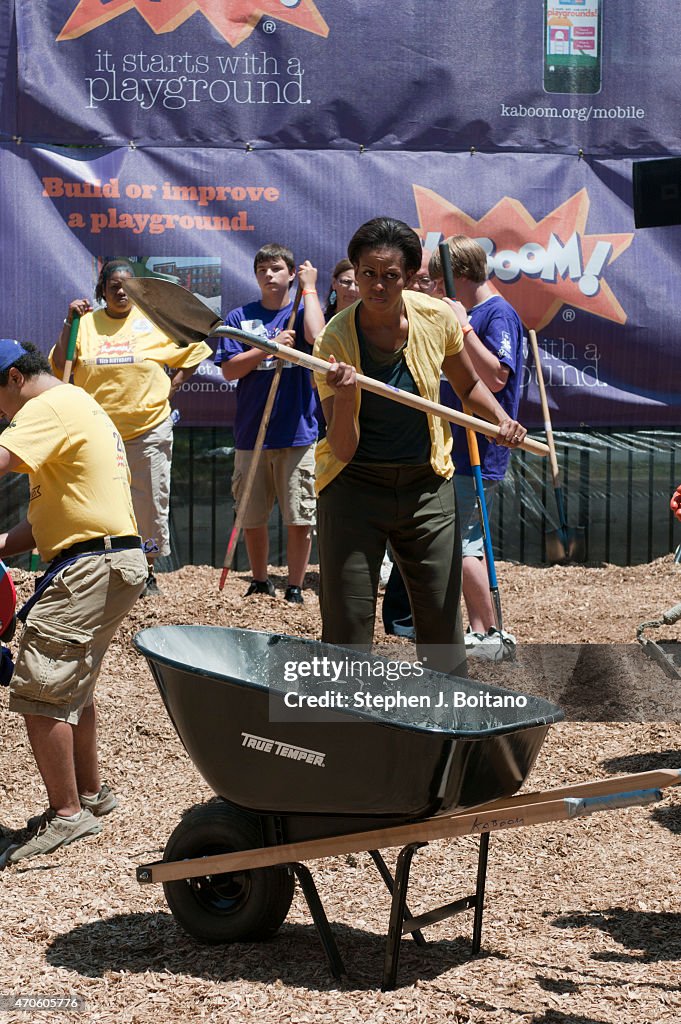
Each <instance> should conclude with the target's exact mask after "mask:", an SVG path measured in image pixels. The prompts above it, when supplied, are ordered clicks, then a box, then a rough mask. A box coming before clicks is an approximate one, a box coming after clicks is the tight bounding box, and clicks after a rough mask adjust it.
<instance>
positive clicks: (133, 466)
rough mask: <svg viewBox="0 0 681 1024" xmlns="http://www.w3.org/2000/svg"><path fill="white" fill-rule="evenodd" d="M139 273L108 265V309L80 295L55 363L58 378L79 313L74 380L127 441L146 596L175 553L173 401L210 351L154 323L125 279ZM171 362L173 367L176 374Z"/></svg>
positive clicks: (102, 291) (100, 290)
mask: <svg viewBox="0 0 681 1024" xmlns="http://www.w3.org/2000/svg"><path fill="white" fill-rule="evenodd" d="M133 276H134V269H133V266H132V264H131V263H129V262H128V261H127V260H124V259H117V260H110V261H109V262H108V263H105V264H104V266H103V267H102V269H101V272H100V274H99V278H98V280H97V285H96V288H95V298H96V299H97V300H98V301H99V302H102V303H104V306H103V308H101V309H97V310H93V308H92V305H91V303H90V302H89V300H88V299H74V300H73V302H71V304H70V305H69V309H68V315H67V317H66V319H65V320H64V326H63V328H62V332H61V335H60V337H59V341H58V342H57V344H56V345H55V347H54V348H53V349H52V352H51V353H50V360H51V363H52V367H53V369H54V370H55V372H56V373H57V374H58V375H60V374H61V373H62V372H63V369H64V364H65V361H66V346H67V343H68V337H69V331H70V326H71V321H72V320H73V317H74V316H79V317H80V318H81V320H80V326H79V329H78V340H77V342H76V350H75V353H74V360H73V383H74V384H76V385H77V386H78V387H81V388H83V389H84V390H85V391H87V392H88V394H90V395H92V397H93V398H95V399H96V400H97V402H99V404H100V405H101V406H102V408H103V409H105V410H106V412H107V413H108V414H109V416H110V417H111V419H112V420H113V421H114V423H115V424H116V427H117V428H118V431H119V432H120V435H121V437H122V438H123V441H124V443H125V450H126V455H127V459H128V464H129V466H130V474H131V485H130V486H131V491H132V500H133V505H134V508H135V516H136V518H137V523H138V526H139V530H140V534H141V536H142V540H143V542H144V544H145V550H146V554H147V562H148V565H149V577H148V579H147V585H146V587H145V589H144V594H145V595H149V594H157V593H159V589H158V586H157V584H156V580H155V577H154V571H153V569H154V561H155V559H156V558H157V557H159V556H161V555H168V554H170V531H169V529H168V505H169V497H170V468H171V460H172V449H173V424H172V419H171V416H170V401H169V399H170V397H171V396H172V395H173V394H174V393H175V392H176V391H177V390H178V388H180V387H181V386H182V384H184V382H185V381H186V380H188V379H189V378H190V377H191V376H192V374H193V373H194V371H195V370H196V368H197V367H198V365H199V363H200V362H201V361H202V360H203V359H206V358H207V357H208V356H211V355H212V352H211V349H210V346H209V345H207V344H206V343H205V342H197V343H196V344H194V345H188V346H187V347H186V348H182V347H180V346H179V345H176V344H175V342H173V341H172V340H171V339H170V338H167V337H166V336H165V335H164V334H163V333H162V332H161V331H159V330H158V328H156V327H154V325H153V324H152V323H151V322H150V321H149V320H148V319H147V317H146V316H145V315H144V314H143V313H142V312H140V310H139V309H137V308H136V307H135V306H134V305H133V304H132V302H131V301H130V299H129V298H128V296H127V295H126V293H125V291H124V289H123V284H124V282H125V280H126V278H129V277H133ZM166 367H169V368H170V369H171V371H172V375H171V376H170V377H168V374H167V373H166V371H165V368H166Z"/></svg>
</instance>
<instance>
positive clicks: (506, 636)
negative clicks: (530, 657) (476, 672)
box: [464, 626, 516, 661]
mask: <svg viewBox="0 0 681 1024" xmlns="http://www.w3.org/2000/svg"><path fill="white" fill-rule="evenodd" d="M464 643H465V645H466V654H467V656H468V657H469V658H482V659H484V660H486V661H504V659H506V658H513V657H514V656H515V648H516V638H515V637H514V636H513V634H512V633H507V632H506V630H505V629H497V628H496V626H491V627H490V628H489V629H488V630H487V632H486V633H474V632H473V631H472V630H471V628H470V626H469V627H468V629H467V631H466V634H465V636H464Z"/></svg>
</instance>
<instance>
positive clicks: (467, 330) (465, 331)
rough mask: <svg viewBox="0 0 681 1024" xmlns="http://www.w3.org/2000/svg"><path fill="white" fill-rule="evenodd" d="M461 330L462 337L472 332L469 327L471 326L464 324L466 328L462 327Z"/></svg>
mask: <svg viewBox="0 0 681 1024" xmlns="http://www.w3.org/2000/svg"><path fill="white" fill-rule="evenodd" d="M461 330H462V331H463V335H464V337H465V336H466V335H467V334H470V333H471V331H472V330H473V328H472V327H471V325H470V324H466V326H465V327H462V328H461Z"/></svg>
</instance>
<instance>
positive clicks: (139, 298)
mask: <svg viewBox="0 0 681 1024" xmlns="http://www.w3.org/2000/svg"><path fill="white" fill-rule="evenodd" d="M123 288H124V290H125V292H126V293H127V294H128V295H129V296H130V298H131V299H132V301H133V302H134V303H135V305H136V306H138V307H139V309H141V310H142V312H143V313H144V314H145V315H146V316H148V317H149V319H150V320H152V321H153V323H155V324H156V326H157V327H161V328H162V330H164V331H165V332H166V334H167V336H168V337H170V338H172V339H173V340H174V341H175V343H176V344H177V345H189V344H191V342H193V341H204V340H205V339H206V338H207V337H209V336H211V335H212V336H217V337H225V336H226V337H228V338H236V340H237V341H242V342H244V344H246V345H252V346H253V348H259V349H260V351H261V352H268V353H269V354H270V355H272V356H276V358H277V359H283V360H284V361H285V362H288V363H296V364H297V365H298V366H305V367H306V368H307V369H308V370H318V371H320V372H322V373H328V371H329V370H331V369H333V368H334V367H335V364H334V363H329V362H327V361H326V360H325V359H318V358H317V357H316V356H309V355H308V354H307V352H299V351H298V349H295V348H289V346H288V345H280V344H279V343H278V342H276V341H270V340H268V339H267V338H261V337H260V336H259V335H257V334H251V333H250V332H249V331H241V330H239V329H238V328H236V327H225V326H224V324H223V322H222V320H220V319H219V318H217V319H216V316H215V313H214V312H213V310H212V309H209V308H208V306H206V305H205V304H204V303H203V302H201V300H200V299H197V298H196V296H195V295H192V294H191V292H188V291H187V289H186V288H182V287H180V285H177V284H172V282H170V281H162V280H161V279H160V278H151V277H148V278H140V277H130V278H126V279H125V281H124V282H123ZM178 293H181V294H180V296H179V298H178V297H177V296H178ZM180 307H181V309H182V311H183V312H182V313H179V314H178V315H177V316H176V308H180ZM183 314H186V315H187V316H188V317H189V318H190V321H191V327H190V328H189V329H186V328H185V326H184V321H183ZM357 385H358V387H360V388H362V389H363V390H365V391H371V392H373V394H375V395H382V396H383V397H384V398H390V399H391V400H392V401H393V402H399V403H400V405H408V406H410V408H412V409H419V410H420V411H421V412H425V413H430V414H431V415H432V416H440V417H441V418H442V419H444V420H448V421H449V422H450V423H456V424H457V425H458V426H460V427H471V428H472V429H473V430H477V431H478V433H479V434H485V435H486V436H487V437H493V438H496V437H497V436H498V434H499V427H498V426H497V425H496V423H488V422H487V420H480V419H478V418H477V417H476V416H466V415H465V414H464V413H462V412H456V410H455V409H450V408H449V406H447V405H440V404H439V403H438V402H431V401H429V400H428V399H427V398H421V396H420V395H412V394H411V393H410V392H408V391H402V390H401V389H400V388H394V387H391V386H390V385H389V384H384V383H383V382H382V381H379V380H374V378H373V377H365V376H364V375H363V374H361V373H358V374H357ZM518 447H519V448H524V449H525V451H528V452H531V453H532V454H533V455H548V454H549V449H548V446H547V445H545V444H544V443H543V442H542V441H536V440H535V439H534V438H533V437H526V438H525V440H524V441H523V442H522V443H521V444H519V445H518Z"/></svg>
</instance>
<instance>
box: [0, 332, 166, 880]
mask: <svg viewBox="0 0 681 1024" xmlns="http://www.w3.org/2000/svg"><path fill="white" fill-rule="evenodd" d="M0 415H1V416H2V417H3V418H5V419H7V420H9V421H10V423H9V426H8V427H7V428H6V430H5V431H4V432H3V433H2V435H1V436H0V476H4V475H5V474H6V473H10V472H14V473H27V474H28V478H29V487H30V497H29V506H28V513H27V517H26V519H25V520H23V521H22V522H20V523H18V524H17V525H16V526H14V527H13V528H12V529H11V530H9V531H8V532H7V533H2V534H0V558H5V557H7V556H10V555H15V554H18V553H19V552H21V551H29V550H31V549H32V548H33V547H34V546H37V547H38V550H39V551H40V554H41V556H42V558H43V559H45V561H50V566H49V569H48V572H47V574H46V577H45V578H44V581H43V583H42V584H41V585H40V587H39V588H38V590H37V600H35V601H34V602H33V603H32V605H31V607H30V610H29V611H28V612H27V614H25V627H24V631H23V634H22V636H21V642H20V645H19V652H18V655H17V662H16V668H15V672H14V676H13V678H12V681H11V691H10V701H9V709H10V711H16V712H18V713H20V714H22V715H23V716H24V719H25V722H26V728H27V731H28V737H29V741H30V743H31V748H32V750H33V754H34V757H35V760H36V764H37V766H38V770H39V771H40V774H41V776H42V779H43V782H44V783H45V788H46V789H47V796H48V800H49V807H48V809H47V811H45V813H44V814H42V815H40V816H39V817H37V818H35V819H31V820H30V821H29V829H28V832H29V834H28V836H27V837H26V836H23V837H22V835H21V833H17V834H16V835H15V836H14V837H13V840H12V844H11V845H10V846H9V848H7V849H5V851H4V852H3V853H2V854H1V855H0V866H4V865H6V864H12V863H16V862H17V861H19V860H22V859H24V858H27V857H34V856H37V855H39V854H43V853H51V852H52V851H53V850H55V849H57V848H58V847H60V846H66V845H68V844H69V843H72V842H73V841H74V840H76V839H80V838H82V837H83V836H88V835H94V834H96V833H98V832H100V831H101V827H102V826H101V823H100V821H99V820H98V819H99V818H100V817H101V816H102V815H103V814H107V813H109V811H111V810H113V809H114V807H115V806H116V799H115V797H114V795H113V793H112V792H111V791H110V790H109V789H108V787H107V786H102V784H101V780H100V777H99V768H98V759H97V725H96V710H95V703H94V688H95V683H96V681H97V677H98V675H99V671H100V668H101V664H102V659H103V657H104V654H105V652H106V649H107V647H108V646H109V643H110V641H111V638H112V636H113V634H114V632H115V630H116V629H117V627H118V625H119V623H120V622H121V620H122V619H123V618H124V616H125V615H126V614H127V612H128V611H129V610H130V608H131V607H132V605H133V604H134V602H135V601H136V600H137V597H138V596H139V594H140V592H141V590H142V587H143V586H144V582H145V579H146V576H147V566H146V559H145V557H144V553H143V551H142V543H141V539H140V537H139V535H138V532H137V524H136V522H135V516H134V513H133V508H132V500H131V497H130V486H129V473H128V466H127V461H126V457H125V449H124V446H123V442H122V440H121V437H120V435H119V433H118V431H117V430H116V428H115V426H114V424H113V423H112V421H111V419H110V418H109V417H108V416H107V414H106V413H105V412H104V410H103V409H102V408H101V407H100V406H99V405H98V404H97V402H95V401H94V399H92V398H91V397H90V396H89V395H87V394H86V393H85V392H84V391H82V390H81V389H80V388H74V387H71V385H65V384H62V383H61V382H60V381H58V380H57V379H56V378H55V377H53V376H52V374H51V372H50V366H49V363H48V362H47V360H46V359H45V357H44V356H43V355H42V354H41V353H40V352H39V351H38V350H37V349H36V348H35V347H34V346H33V345H29V344H24V345H21V344H19V342H17V341H12V340H9V339H1V340H0ZM29 603H30V602H29Z"/></svg>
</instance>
